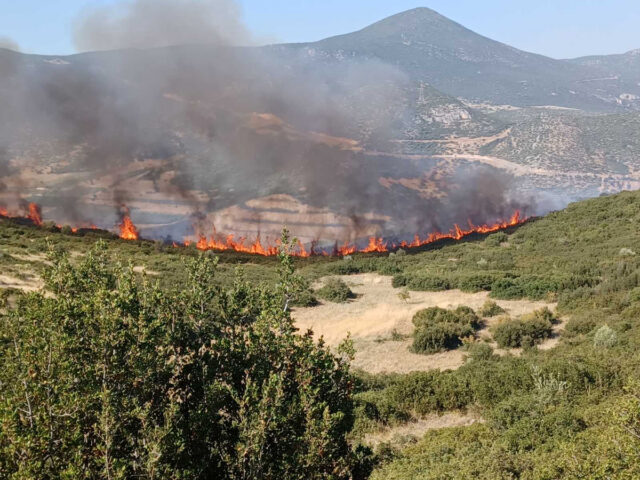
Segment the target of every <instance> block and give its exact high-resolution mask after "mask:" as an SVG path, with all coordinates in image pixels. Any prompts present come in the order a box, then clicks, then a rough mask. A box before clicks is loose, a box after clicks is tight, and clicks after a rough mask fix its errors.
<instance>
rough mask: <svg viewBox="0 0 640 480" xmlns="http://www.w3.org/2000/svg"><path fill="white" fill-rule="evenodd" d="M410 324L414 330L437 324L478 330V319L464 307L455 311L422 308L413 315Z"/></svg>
mask: <svg viewBox="0 0 640 480" xmlns="http://www.w3.org/2000/svg"><path fill="white" fill-rule="evenodd" d="M412 322H413V324H414V325H415V327H416V328H422V327H427V326H432V325H436V324H439V323H454V324H460V325H469V326H470V327H472V328H473V329H474V330H476V329H478V328H480V319H479V318H478V316H477V315H476V314H475V312H474V311H473V310H472V309H471V308H469V307H467V306H465V305H461V306H459V307H457V308H456V309H455V310H447V309H444V308H440V307H429V308H424V309H422V310H418V311H417V312H416V313H415V314H414V315H413V319H412Z"/></svg>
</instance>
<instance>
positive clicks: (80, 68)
mask: <svg viewBox="0 0 640 480" xmlns="http://www.w3.org/2000/svg"><path fill="white" fill-rule="evenodd" d="M74 36H75V41H76V46H77V48H78V50H81V51H85V50H92V51H93V50H113V49H120V50H118V51H103V52H98V53H93V54H79V55H75V56H70V57H61V58H54V57H22V56H18V57H16V56H11V55H9V56H0V62H1V63H0V64H1V66H2V68H3V77H2V78H0V102H2V105H1V106H2V108H0V122H1V123H0V125H2V127H0V153H2V152H4V154H3V155H4V160H3V155H0V181H3V178H2V177H8V176H9V175H8V174H7V173H4V174H3V172H10V171H11V172H12V173H13V182H14V184H16V183H17V182H21V183H20V185H21V186H22V185H26V186H27V187H30V186H31V187H33V186H35V185H33V184H30V183H29V182H30V180H29V179H28V178H23V176H20V178H17V179H16V174H15V162H13V164H12V163H11V161H10V159H9V157H12V158H17V157H21V158H29V159H31V160H32V161H33V163H34V164H35V167H36V168H39V169H41V168H43V166H46V168H49V166H50V165H51V164H52V163H54V164H56V168H58V169H59V170H61V171H63V172H73V173H74V176H72V177H69V178H65V180H64V184H63V185H61V186H60V187H56V188H55V189H54V190H55V192H52V193H51V194H49V196H48V197H46V198H44V199H42V202H43V203H44V204H45V207H46V206H49V207H52V208H55V209H56V210H55V211H57V212H62V213H63V214H64V215H65V216H66V220H70V221H72V222H73V221H77V222H85V221H86V222H89V221H90V222H92V223H97V224H99V225H102V226H107V225H108V224H109V221H107V220H105V219H104V217H103V216H104V215H105V214H104V213H100V212H98V213H96V212H93V211H92V210H91V205H93V204H94V203H96V204H97V203H100V202H108V203H110V205H111V217H115V218H116V219H118V218H119V217H120V216H121V212H122V206H123V205H125V204H130V203H132V202H135V201H138V202H140V201H144V202H147V203H149V202H156V203H158V202H167V204H168V203H170V201H175V202H180V203H182V204H185V205H187V206H188V213H186V214H183V217H184V220H183V221H179V220H175V219H174V220H171V221H169V220H167V221H166V223H171V222H173V223H172V225H173V226H171V227H165V228H159V229H156V230H153V231H150V232H149V235H150V236H155V237H164V236H165V235H167V234H169V235H175V236H176V237H178V238H179V237H181V236H182V234H184V233H188V231H189V230H190V228H191V225H192V223H196V224H197V228H201V229H203V230H204V231H207V232H208V231H210V225H207V214H208V213H210V212H212V211H214V210H218V209H221V208H225V207H229V206H232V205H236V204H242V203H243V202H245V201H247V200H250V199H253V198H257V197H261V196H265V195H269V194H273V193H286V194H289V195H292V196H294V197H296V198H298V199H300V201H302V202H303V203H306V204H309V205H311V206H314V207H322V208H323V207H329V208H330V209H332V210H333V211H335V212H338V213H339V214H340V215H343V216H347V217H348V218H350V219H351V223H350V225H351V226H350V227H349V228H351V229H352V230H353V231H352V232H350V235H349V236H350V237H351V238H357V237H359V236H360V235H361V233H362V232H364V231H366V230H367V225H369V223H370V221H369V220H367V219H365V218H364V217H365V214H367V213H369V212H379V213H380V215H383V216H386V217H389V218H392V221H391V222H387V224H385V223H384V222H382V223H381V224H380V228H381V230H382V231H385V232H386V233H388V232H390V231H394V232H415V231H418V230H419V231H421V232H427V231H430V230H433V229H436V228H437V229H445V230H446V229H448V228H450V227H451V225H452V223H453V222H465V221H466V220H467V219H471V220H472V221H474V222H476V223H482V222H484V221H492V220H494V219H495V218H498V217H503V216H508V215H510V214H511V213H512V211H513V207H514V206H520V205H519V204H516V203H515V202H511V201H510V200H509V199H508V198H507V194H508V190H509V187H510V179H509V178H507V177H502V176H501V177H499V178H498V176H495V175H494V172H493V171H491V170H490V169H482V170H478V171H475V170H474V171H468V172H467V174H464V173H457V174H455V175H453V176H451V177H449V179H448V181H449V182H450V184H449V185H446V186H445V187H443V190H446V191H447V193H448V195H449V198H448V199H447V200H442V199H431V198H423V197H421V196H420V195H418V194H414V193H412V192H411V191H408V190H406V189H402V188H395V189H394V188H392V189H388V188H385V187H383V186H382V185H381V183H380V181H379V180H380V178H381V177H394V176H400V177H402V176H404V177H408V178H417V177H420V176H421V175H423V173H424V171H425V169H427V170H428V169H429V168H431V167H430V166H429V165H422V164H419V163H416V162H415V161H413V160H405V159H402V158H390V157H387V156H384V155H376V154H371V153H370V152H371V151H372V150H381V151H385V149H388V148H392V147H391V146H390V144H389V143H388V141H389V140H391V139H394V138H399V137H401V136H402V134H403V132H402V128H403V125H406V124H407V122H408V121H410V120H411V115H412V114H411V111H410V109H409V108H408V105H407V98H415V96H416V95H417V90H416V88H417V86H416V85H411V84H410V82H409V81H408V79H407V76H406V75H405V74H404V73H403V72H402V71H400V70H399V69H398V68H396V67H395V66H393V65H388V64H384V63H382V62H380V61H378V60H375V59H371V60H366V61H359V62H346V61H342V59H340V58H328V59H323V60H321V61H318V60H317V59H316V58H314V52H312V51H310V50H308V49H305V48H293V47H289V46H273V47H265V48H254V47H236V46H234V45H239V44H247V43H251V42H252V41H253V39H254V37H253V35H252V34H251V32H249V31H248V29H247V28H246V27H245V26H244V25H243V23H242V20H241V12H240V9H239V7H238V6H237V5H236V4H235V3H234V2H232V1H231V0H209V1H206V0H173V1H172V0H136V1H131V2H120V3H118V4H116V5H114V6H109V7H100V8H98V9H91V10H88V11H86V12H85V13H84V14H83V15H82V16H81V17H80V18H79V19H78V20H77V22H76V24H75V30H74ZM0 53H2V52H0ZM4 72H7V73H6V74H4ZM327 135H331V136H333V137H334V138H330V137H327ZM363 150H364V151H363ZM367 150H368V151H369V153H367V152H366V151H367ZM8 152H14V153H12V154H11V155H9V154H8ZM16 152H17V153H16ZM143 162H146V163H143ZM3 165H4V166H3ZM21 166H24V165H21ZM98 180H99V181H100V182H101V183H100V184H99V185H98V184H96V183H95V182H96V181H98ZM133 180H145V181H146V182H149V183H150V184H151V185H152V187H151V191H140V190H139V187H138V186H137V185H139V184H135V183H132V181H133ZM3 183H4V184H6V185H8V184H9V183H8V182H5V181H3ZM145 188H146V187H145ZM26 190H28V188H26ZM0 193H1V192H0ZM156 194H160V196H161V197H162V199H164V200H159V199H158V198H157V197H153V196H154V195H156ZM149 196H152V197H153V199H150V198H149ZM88 201H89V202H91V204H90V205H87V204H86V202H88ZM1 202H2V197H0V203H1ZM47 202H48V203H47ZM251 217H252V221H254V222H255V225H256V228H257V229H258V230H260V228H261V224H262V222H265V225H266V224H267V219H262V218H260V213H259V212H252V213H251ZM153 220H155V219H153V218H151V219H149V221H148V223H154V222H153ZM239 220H242V219H239ZM156 223H163V222H156ZM315 228H316V235H317V236H318V237H322V236H323V232H324V230H325V228H326V226H325V225H317V226H316V227H315ZM143 233H145V232H143ZM294 233H295V232H294ZM339 240H341V239H339Z"/></svg>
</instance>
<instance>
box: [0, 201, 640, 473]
mask: <svg viewBox="0 0 640 480" xmlns="http://www.w3.org/2000/svg"><path fill="white" fill-rule="evenodd" d="M639 224H640V193H638V192H623V193H621V194H618V195H612V196H607V197H601V198H596V199H592V200H586V201H582V202H578V203H574V204H571V205H570V206H569V207H568V208H567V209H565V210H562V211H558V212H553V213H551V214H549V215H547V216H545V217H544V218H539V219H535V220H533V221H531V222H529V223H527V224H525V225H522V226H520V227H515V228H511V229H509V230H508V231H506V232H499V233H495V234H491V235H489V236H478V237H475V238H470V239H468V240H466V241H462V242H453V241H444V242H441V243H439V244H433V245H430V246H428V247H425V248H423V249H422V250H420V249H419V250H409V251H407V252H405V253H402V254H400V253H392V254H386V255H362V254H358V255H355V256H353V257H345V258H326V257H319V258H311V259H298V260H296V265H297V267H298V271H299V273H300V274H302V276H303V278H304V279H306V281H307V282H320V284H323V283H326V281H327V280H326V278H327V276H335V275H354V274H357V275H356V276H354V277H348V276H347V277H342V278H345V279H346V280H347V282H352V287H351V288H353V289H354V291H356V292H363V293H362V294H360V295H359V296H357V297H356V298H354V299H352V300H349V302H350V303H348V304H346V305H352V307H349V308H354V307H357V306H358V305H359V304H361V303H362V302H364V303H366V302H370V301H371V300H370V299H368V297H367V296H366V295H367V293H366V292H367V291H368V290H366V289H367V288H370V287H367V286H366V285H367V284H366V281H365V283H364V284H363V283H362V282H363V278H364V277H362V275H363V274H365V273H367V272H369V273H367V274H368V275H374V277H370V278H375V275H385V276H392V284H389V283H385V282H377V281H374V283H373V284H372V285H373V286H375V285H378V286H377V287H375V288H379V289H381V290H380V291H379V293H378V294H377V297H379V298H382V296H383V295H387V296H388V298H394V297H396V296H398V295H399V294H400V293H402V292H403V291H405V290H402V288H403V287H404V288H406V289H407V290H406V291H408V296H407V299H405V300H404V301H402V299H400V300H399V302H400V303H399V305H401V304H402V303H403V302H405V303H407V302H408V303H407V304H408V305H410V308H407V309H406V310H401V309H399V310H398V311H399V312H400V311H405V312H406V313H405V315H407V318H405V319H403V322H407V324H409V325H410V324H411V323H410V316H411V315H413V314H414V313H415V312H417V311H418V310H419V309H424V308H426V307H429V306H432V305H433V303H430V302H431V301H432V300H430V299H431V298H432V297H431V296H432V295H435V294H438V295H443V294H449V298H450V300H445V302H451V303H450V306H449V307H447V303H444V304H443V303H439V304H438V303H437V305H443V306H444V308H455V307H456V306H459V307H460V308H462V307H465V308H466V307H468V305H469V304H467V303H463V302H479V300H478V299H476V300H473V299H475V298H476V297H475V295H480V294H483V295H487V294H488V297H489V298H492V299H493V300H494V301H495V302H497V304H498V306H502V307H503V309H506V313H502V314H498V316H497V317H496V316H494V315H495V314H493V313H484V312H485V310H484V309H485V307H484V306H479V305H480V303H473V307H474V310H475V312H476V314H477V315H478V316H477V317H473V318H477V320H473V322H476V321H477V322H480V327H479V330H476V331H475V332H474V331H473V330H471V331H470V332H471V337H470V338H466V339H464V340H463V341H462V342H461V343H460V344H455V345H447V346H446V347H442V348H444V350H439V351H438V352H436V353H431V352H424V353H415V350H413V352H414V353H411V354H412V355H417V357H418V360H417V361H416V362H413V364H412V366H413V370H416V365H418V366H420V367H419V368H417V370H418V371H413V372H412V373H403V374H397V373H396V374H390V373H386V374H384V373H377V374H371V373H366V372H364V371H363V372H359V373H356V378H357V389H356V394H355V396H354V402H355V415H356V416H355V424H354V426H353V429H352V430H351V433H350V434H349V438H350V441H351V442H353V443H354V444H357V443H358V442H361V441H363V442H365V443H366V444H368V445H370V446H371V447H372V448H373V449H374V451H375V455H374V456H373V457H370V460H368V461H370V462H372V463H371V465H375V469H374V472H373V475H372V478H397V479H405V478H406V479H408V478H422V479H430V478H434V479H435V478H442V477H443V476H447V477H452V478H469V477H473V478H486V479H495V478H510V477H511V476H512V475H517V476H519V477H520V478H576V477H580V476H584V475H587V477H588V478H624V476H625V475H626V476H627V477H628V478H634V476H636V475H637V474H638V473H639V472H638V471H637V466H638V464H639V463H638V460H640V459H638V457H637V452H638V446H639V445H638V444H637V441H638V440H637V437H636V436H634V432H637V431H638V429H639V428H640V420H639V419H640V413H639V412H640V404H638V401H637V395H638V393H640V391H639V390H638V386H637V383H634V381H633V379H634V378H637V376H638V374H639V373H640V357H639V356H638V354H637V352H638V347H639V346H640V326H639V325H638V311H639V308H640V307H639V306H640V303H638V302H639V301H640V296H639V295H638V291H639V290H640V280H639V279H640V276H639V275H638V272H639V271H640V263H639V260H638V254H637V252H638V249H639V248H640V244H639V243H638V235H639V233H640V232H639V231H638V225H639ZM97 236H99V237H103V238H104V239H105V241H106V242H107V243H106V246H105V248H106V254H107V256H108V258H109V259H110V260H109V265H115V264H114V263H112V260H115V259H118V260H119V261H123V262H125V263H129V264H130V265H132V266H133V267H135V268H134V272H137V273H135V275H141V272H142V271H143V270H144V271H146V279H147V281H151V282H155V281H156V280H157V281H159V282H160V286H161V287H160V288H161V290H162V291H173V290H176V289H177V290H180V289H181V288H182V287H181V284H182V283H183V282H185V283H187V282H189V281H191V280H189V278H192V277H189V275H187V272H188V271H189V269H188V268H186V267H185V263H184V262H185V260H188V259H189V258H191V257H194V256H196V255H198V253H197V252H196V251H195V250H193V249H176V248H173V247H170V246H162V245H160V244H158V243H153V242H145V241H139V242H127V241H123V240H119V239H114V238H113V237H112V236H110V235H109V234H106V233H100V232H87V233H85V234H84V236H82V235H77V234H76V235H73V234H71V235H70V234H66V235H65V234H61V233H56V232H54V231H52V230H47V229H46V228H34V227H33V226H28V225H20V224H17V223H15V221H9V220H3V221H1V222H0V237H1V238H2V251H1V252H0V253H1V254H2V256H1V259H2V266H3V276H2V282H3V284H4V285H3V288H4V289H5V290H4V292H5V293H3V297H4V298H9V300H10V305H22V307H19V308H34V307H33V306H35V305H37V304H38V302H40V301H44V300H38V297H24V299H25V300H26V299H27V298H30V300H29V302H26V303H25V302H23V301H22V300H19V299H20V297H21V296H20V294H19V290H16V288H17V289H20V288H25V289H30V288H31V287H35V288H39V286H40V285H41V283H40V281H41V280H39V278H40V275H41V272H42V269H43V268H45V267H46V265H47V263H48V261H46V259H45V257H44V256H43V253H44V252H45V250H46V248H47V247H46V243H47V242H49V243H50V244H53V245H55V246H57V247H61V248H64V249H66V250H68V251H70V252H71V254H72V255H71V257H70V258H71V260H72V263H73V264H78V265H79V266H78V268H81V267H80V265H82V264H83V262H85V261H89V257H90V256H89V255H87V254H88V252H89V249H90V248H92V246H93V244H94V242H95V239H96V237H97ZM94 255H95V253H94ZM206 256H207V255H204V256H203V257H201V260H200V261H201V262H203V261H204V258H205V257H206ZM219 258H220V260H219V265H220V266H219V269H220V270H219V273H217V274H216V278H217V280H216V281H215V282H214V283H213V284H211V285H212V287H213V286H215V288H218V286H219V287H221V288H223V289H225V288H232V289H233V288H235V289H237V288H241V287H240V286H238V284H237V283H236V282H234V280H233V278H234V275H233V272H232V270H233V269H234V268H235V266H237V265H242V267H243V269H245V275H246V276H245V278H248V279H250V281H251V283H252V284H256V283H262V284H263V285H264V286H268V285H269V284H271V283H272V282H273V281H274V280H275V278H276V277H277V275H276V271H275V270H276V266H277V264H278V263H277V261H276V260H275V259H270V258H262V257H253V256H248V255H243V254H227V253H222V254H220V255H219ZM82 268H86V267H82ZM109 268H110V267H109ZM116 269H117V267H116ZM93 274H94V275H97V274H98V271H96V272H94V273H93ZM349 278H353V281H350V280H349ZM137 280H138V281H140V280H143V277H141V276H138V277H137ZM68 281H71V280H70V279H69V280H68ZM142 285H144V282H142V283H141V287H140V288H147V287H142ZM234 285H235V286H234ZM7 287H12V288H13V289H11V290H6V288H7ZM127 288H128V287H127ZM315 288H318V287H315ZM361 289H365V290H361ZM454 289H457V290H454ZM127 291H129V290H127ZM232 291H236V294H235V295H238V294H239V293H238V290H232ZM382 292H385V293H382ZM463 292H464V293H463ZM474 292H475V293H474ZM310 293H311V294H312V295H320V290H316V291H315V293H312V292H310ZM130 294H131V293H127V295H130ZM211 294H212V295H213V294H214V293H211ZM82 295H83V296H82V298H85V297H84V295H86V294H82ZM156 295H159V294H156ZM363 295H364V296H363ZM478 298H479V299H483V298H484V299H486V296H485V297H482V296H480V297H478ZM516 300H517V301H521V302H525V301H526V302H533V301H538V300H543V301H544V302H546V303H542V304H544V305H550V306H551V308H552V310H553V313H551V312H550V313H549V315H550V320H547V319H545V320H542V319H539V320H535V319H534V317H532V316H531V315H542V314H535V313H518V312H519V311H518V310H517V309H516V303H514V302H515V301H516ZM16 301H17V303H16ZM48 301H51V300H48ZM386 301H389V300H386ZM33 302H35V303H33ZM302 305H306V306H302ZM312 305H313V302H306V303H303V304H301V306H298V307H296V308H295V310H294V317H297V316H298V315H300V314H302V313H305V312H310V313H312V312H314V311H315V312H318V313H317V314H316V316H317V315H322V312H323V309H325V310H326V309H327V308H328V307H329V306H330V305H332V303H331V302H329V301H327V300H321V304H320V306H312ZM334 305H336V306H335V307H332V308H331V309H329V310H327V313H326V314H325V315H329V316H330V317H327V320H328V321H332V322H335V321H336V320H337V319H339V315H343V314H345V315H348V313H347V311H346V310H345V311H344V313H342V314H340V313H338V314H337V313H336V312H340V311H341V310H339V309H337V305H340V304H334ZM538 305H540V304H538ZM118 308H120V307H118ZM221 308H222V307H221ZM534 308H540V307H534ZM445 311H446V310H445ZM456 311H458V310H456ZM463 311H464V312H467V310H463ZM537 311H538V312H540V310H537ZM520 312H522V311H520ZM524 312H531V310H524ZM25 314H26V313H25ZM336 315H338V316H337V317H336ZM447 315H450V314H447ZM465 315H468V313H465ZM527 315H529V316H527ZM544 315H547V314H544ZM507 316H508V317H509V318H507ZM10 318H13V317H6V316H5V315H4V313H3V316H2V319H3V321H9V319H10ZM345 318H346V317H345ZM368 318H369V321H370V322H371V321H375V322H383V321H388V318H383V317H368ZM535 318H537V317H535ZM540 318H542V317H540ZM456 321H457V320H456ZM536 321H538V322H539V323H540V322H542V324H544V323H545V322H547V323H548V324H549V327H545V328H551V326H553V330H552V331H551V330H550V331H549V332H548V333H546V334H545V335H552V336H551V338H550V339H547V340H544V338H548V337H543V338H541V339H539V340H534V339H533V338H530V339H529V340H527V338H529V337H518V336H517V335H516V332H517V330H515V329H516V328H519V327H517V325H519V324H518V323H517V322H524V323H523V324H527V322H532V323H531V324H532V325H534V324H535V323H533V322H536ZM514 322H515V323H514ZM413 324H414V325H416V327H415V328H416V331H415V332H412V331H411V330H409V331H406V332H405V331H402V332H398V331H395V330H394V331H393V332H391V333H392V334H390V335H389V336H387V334H384V335H382V336H380V335H379V334H378V335H379V336H378V337H377V338H376V337H375V335H376V333H375V332H376V330H375V328H374V330H372V332H374V333H373V335H374V337H371V338H372V339H373V340H372V341H371V342H370V343H366V342H364V343H363V340H362V339H361V338H364V337H359V336H358V335H362V333H360V332H358V331H355V332H354V334H355V336H354V337H353V338H354V339H355V340H356V341H355V347H356V350H357V349H358V348H367V349H377V350H372V351H378V352H382V351H384V352H386V353H385V354H384V355H385V358H384V360H383V358H379V359H378V360H377V361H376V362H377V363H380V362H383V361H386V360H387V357H389V359H391V358H396V359H400V358H405V359H408V358H409V357H407V354H408V353H409V352H408V351H407V349H411V348H414V349H415V345H416V343H415V341H416V340H415V339H416V338H417V337H416V335H417V329H418V326H417V325H419V323H416V320H415V316H414V319H413ZM10 325H13V323H11V324H10ZM437 325H440V324H436V326H437ZM482 325H485V326H482ZM486 325H488V326H486ZM500 325H503V327H502V328H503V330H504V329H505V328H507V327H506V326H509V328H512V329H514V330H513V331H512V333H511V335H512V337H510V338H511V340H509V342H512V341H514V342H515V341H517V342H523V343H522V344H520V343H514V344H511V343H508V344H506V345H502V344H501V343H500V342H504V341H505V340H504V339H502V337H499V336H498V335H499V333H498V332H499V331H500ZM354 326H355V324H354ZM371 327H375V325H369V328H371ZM8 328H9V327H8ZM10 328H13V326H11V327H10ZM438 328H441V327H438ZM474 328H478V327H474ZM4 331H10V330H4ZM378 332H384V330H378ZM513 335H516V336H513ZM329 340H330V342H333V340H332V339H331V338H329ZM543 340H544V341H543ZM496 341H497V342H498V344H497V345H496V343H495V342H496ZM528 341H531V344H528V343H526V342H528ZM412 342H413V343H412ZM412 345H413V347H412ZM518 345H520V347H522V348H516V347H517V346H518ZM401 352H407V353H403V354H402V355H400V353H401ZM449 354H451V355H453V354H455V355H456V358H457V359H458V360H456V361H455V362H454V364H451V365H450V366H448V367H446V366H445V367H444V368H445V370H442V371H439V370H438V369H437V368H438V367H437V365H444V364H443V363H442V362H443V360H444V359H445V358H448V357H446V355H449ZM357 355H358V352H357V351H356V358H358V357H357ZM379 355H380V353H379ZM12 358H13V357H12ZM371 361H372V360H369V362H371ZM370 365H371V364H367V363H362V366H363V367H366V368H369V367H370ZM434 367H435V368H436V369H435V370H434ZM374 371H380V370H375V369H374ZM397 371H406V370H404V369H402V368H401V369H399V370H397ZM387 372H389V370H387ZM0 385H4V383H3V384H0ZM1 412H2V411H0V413H1ZM436 414H438V415H443V416H442V417H441V419H442V420H441V421H440V422H438V421H437V418H438V417H437V416H436ZM394 432H395V433H394ZM402 432H405V433H402ZM2 439H3V437H2V436H0V449H1V448H7V444H6V443H3V441H2ZM621 439H622V441H620V440H621ZM443 451H446V452H447V455H442V452H443ZM599 468H603V469H604V470H603V472H605V473H603V474H602V477H594V472H595V471H597V469H599ZM365 470H366V469H365ZM362 478H364V477H362Z"/></svg>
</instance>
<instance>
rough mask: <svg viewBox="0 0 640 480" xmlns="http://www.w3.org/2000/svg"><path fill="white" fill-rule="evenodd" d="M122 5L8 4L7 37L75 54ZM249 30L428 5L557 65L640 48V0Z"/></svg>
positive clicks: (0, 33) (350, 5)
mask: <svg viewBox="0 0 640 480" xmlns="http://www.w3.org/2000/svg"><path fill="white" fill-rule="evenodd" d="M115 1H116V0H0V12H2V13H1V14H0V37H9V38H11V39H12V40H13V41H15V42H17V43H18V44H19V45H20V47H21V49H22V50H23V51H26V52H31V53H45V54H67V53H74V47H73V42H72V33H71V31H72V25H73V21H74V19H75V18H76V17H77V16H78V14H79V12H81V11H82V9H83V8H86V7H87V6H90V5H104V4H109V3H114V2H115ZM239 3H240V4H241V6H242V9H243V12H244V19H245V21H246V23H247V25H248V26H249V28H250V29H251V30H252V31H254V32H256V33H257V34H258V35H260V36H262V37H263V38H270V39H274V40H275V41H282V42H295V41H311V40H319V39H321V38H324V37H327V36H331V35H336V34H340V33H347V32H350V31H353V30H357V29H360V28H362V27H364V26H366V25H368V24H370V23H373V22H375V21H377V20H380V19H382V18H384V17H386V16H389V15H392V14H394V13H398V12H400V11H403V10H407V9H410V8H414V7H419V6H426V7H430V8H433V9H434V10H437V11H438V12H440V13H441V14H443V15H445V16H447V17H449V18H451V19H453V20H455V21H457V22H458V23H461V24H463V25H465V26H466V27H468V28H470V29H472V30H474V31H476V32H478V33H481V34H483V35H486V36H488V37H491V38H493V39H495V40H499V41H501V42H504V43H508V44H510V45H512V46H514V47H517V48H520V49H523V50H528V51H532V52H536V53H542V54H544V55H548V56H551V57H555V58H567V57H577V56H582V55H589V54H607V53H622V52H625V51H628V50H631V49H635V48H640V29H639V28H638V25H640V0H606V1H604V0H422V1H411V0H395V1H389V0H322V1H319V0H239Z"/></svg>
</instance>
